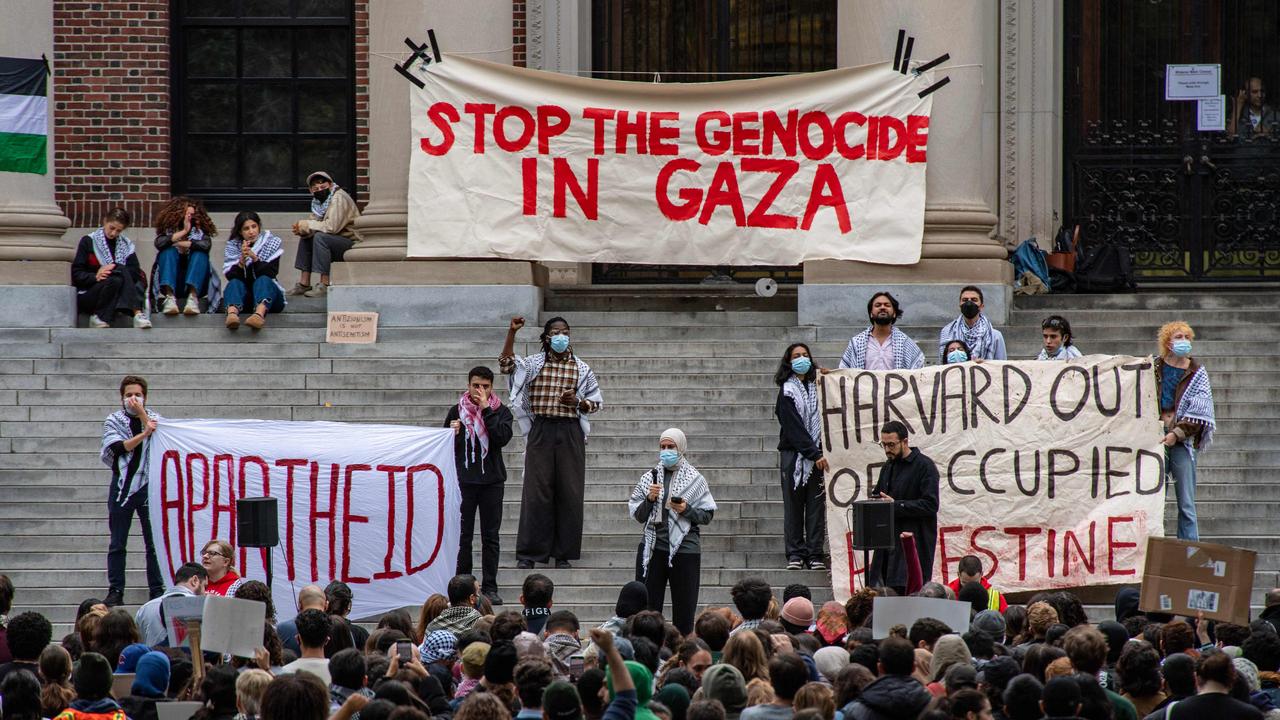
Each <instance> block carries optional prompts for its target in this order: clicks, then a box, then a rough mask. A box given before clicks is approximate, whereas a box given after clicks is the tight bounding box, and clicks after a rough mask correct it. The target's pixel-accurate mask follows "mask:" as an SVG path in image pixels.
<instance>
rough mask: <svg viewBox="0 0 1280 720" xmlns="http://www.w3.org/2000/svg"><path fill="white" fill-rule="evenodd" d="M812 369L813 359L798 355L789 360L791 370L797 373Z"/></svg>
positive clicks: (800, 373) (801, 373)
mask: <svg viewBox="0 0 1280 720" xmlns="http://www.w3.org/2000/svg"><path fill="white" fill-rule="evenodd" d="M812 369H813V361H812V360H810V359H809V358H807V357H798V358H796V359H794V360H792V361H791V371H792V372H794V373H795V374H797V375H804V374H806V373H808V372H809V371H810V370H812Z"/></svg>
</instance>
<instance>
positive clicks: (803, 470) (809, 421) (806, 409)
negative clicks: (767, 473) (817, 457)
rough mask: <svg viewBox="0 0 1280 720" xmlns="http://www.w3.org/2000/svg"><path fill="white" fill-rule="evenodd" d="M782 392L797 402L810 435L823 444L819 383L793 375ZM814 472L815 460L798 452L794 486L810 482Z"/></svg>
mask: <svg viewBox="0 0 1280 720" xmlns="http://www.w3.org/2000/svg"><path fill="white" fill-rule="evenodd" d="M782 394H783V395H785V396H787V397H789V398H791V402H793V403H795V405H796V411H797V412H799V413H800V419H802V420H804V429H805V430H806V431H808V433H809V437H811V438H813V442H814V443H816V444H818V445H821V444H822V441H821V439H820V438H821V435H822V413H821V411H820V410H819V408H818V385H817V383H811V382H809V383H807V382H804V381H803V380H801V379H800V378H798V377H796V376H795V375H792V376H791V377H789V378H787V381H786V382H785V383H783V384H782ZM812 473H813V461H812V460H810V459H808V458H806V457H805V456H803V455H801V454H799V453H796V467H795V472H794V473H793V474H792V480H793V482H794V483H795V485H794V487H800V486H801V485H804V484H805V483H807V482H809V475H810V474H812Z"/></svg>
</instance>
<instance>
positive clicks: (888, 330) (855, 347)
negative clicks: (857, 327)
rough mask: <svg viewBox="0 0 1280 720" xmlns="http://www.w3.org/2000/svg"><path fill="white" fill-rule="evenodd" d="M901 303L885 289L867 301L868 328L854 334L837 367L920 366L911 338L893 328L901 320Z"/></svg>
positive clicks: (920, 354)
mask: <svg viewBox="0 0 1280 720" xmlns="http://www.w3.org/2000/svg"><path fill="white" fill-rule="evenodd" d="M902 315H903V310H902V306H900V305H899V304H898V300H897V298H895V297H894V296H893V295H890V294H889V293H887V292H878V293H876V294H875V295H872V296H871V299H870V300H868V301H867V316H868V319H870V320H871V327H869V328H867V329H866V330H863V331H862V332H860V333H858V334H857V335H854V336H853V338H852V339H850V340H849V346H848V347H847V348H845V350H844V355H842V356H841V357H840V368H841V369H844V368H857V369H859V370H914V369H916V368H921V367H924V353H923V352H921V351H920V346H919V345H917V344H916V343H915V341H914V340H912V339H911V338H909V337H907V334H906V333H904V332H902V331H901V330H899V329H897V328H896V327H894V326H893V325H894V323H896V322H898V320H900V319H902Z"/></svg>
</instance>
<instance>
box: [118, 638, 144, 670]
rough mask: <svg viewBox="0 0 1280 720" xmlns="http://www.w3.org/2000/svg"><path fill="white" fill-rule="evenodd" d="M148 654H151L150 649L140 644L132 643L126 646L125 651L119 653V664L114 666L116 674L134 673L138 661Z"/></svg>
mask: <svg viewBox="0 0 1280 720" xmlns="http://www.w3.org/2000/svg"><path fill="white" fill-rule="evenodd" d="M148 652H151V648H149V647H147V646H146V645H143V644H142V643H134V644H132V645H129V646H126V647H125V649H123V650H121V651H120V662H119V664H117V665H116V672H118V673H131V672H134V671H135V670H137V668H138V660H139V659H141V658H142V656H143V655H146V654H147V653H148Z"/></svg>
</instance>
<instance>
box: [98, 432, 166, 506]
mask: <svg viewBox="0 0 1280 720" xmlns="http://www.w3.org/2000/svg"><path fill="white" fill-rule="evenodd" d="M146 413H147V417H148V418H150V419H152V420H155V421H157V422H159V421H160V420H161V417H160V415H159V413H154V412H152V411H151V410H147V411H146ZM132 418H133V416H132V415H130V414H129V413H127V412H125V411H124V410H117V411H115V412H113V413H111V414H110V415H108V416H107V419H106V421H104V422H103V423H102V450H101V451H100V457H101V458H102V462H103V464H105V465H106V466H107V467H110V468H113V469H114V470H115V471H116V473H117V474H118V475H119V477H120V487H119V488H118V489H116V490H115V497H113V498H111V499H112V500H113V501H114V502H115V503H116V504H120V503H123V502H124V501H125V500H128V499H129V498H131V497H133V495H134V493H136V492H138V491H140V490H142V489H143V488H145V487H146V486H147V470H148V467H149V466H150V459H151V438H146V439H145V440H143V441H142V444H141V445H139V446H138V447H136V448H134V450H133V451H132V452H124V453H121V454H119V455H116V454H115V452H114V451H113V450H112V449H111V446H112V445H114V444H115V443H116V442H124V441H125V440H128V439H130V438H132V437H133V436H134V435H135V433H134V432H133V427H132V424H131V423H130V420H131V419H132ZM136 453H142V457H141V459H140V462H138V463H137V464H136V469H135V470H134V473H133V476H132V477H130V476H129V466H130V465H131V464H133V463H131V461H132V460H133V456H134V455H135V454H136Z"/></svg>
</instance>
